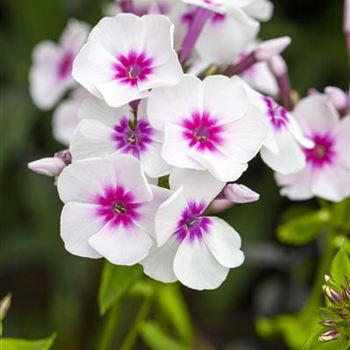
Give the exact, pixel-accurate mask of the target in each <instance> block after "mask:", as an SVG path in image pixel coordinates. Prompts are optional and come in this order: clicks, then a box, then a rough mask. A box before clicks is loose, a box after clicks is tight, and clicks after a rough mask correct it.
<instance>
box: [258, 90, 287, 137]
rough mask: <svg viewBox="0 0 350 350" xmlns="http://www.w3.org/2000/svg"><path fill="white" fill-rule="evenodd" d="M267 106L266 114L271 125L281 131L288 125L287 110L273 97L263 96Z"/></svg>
mask: <svg viewBox="0 0 350 350" xmlns="http://www.w3.org/2000/svg"><path fill="white" fill-rule="evenodd" d="M262 99H263V101H264V102H265V105H266V113H267V116H268V117H269V119H270V123H271V124H272V126H273V127H274V128H275V130H281V129H282V128H284V127H285V126H286V125H287V124H288V115H287V114H288V112H287V110H286V109H285V108H283V107H281V106H279V105H278V104H277V103H276V102H275V101H274V100H273V99H272V98H271V97H268V96H263V97H262Z"/></svg>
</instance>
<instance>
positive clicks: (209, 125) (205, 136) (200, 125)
mask: <svg viewBox="0 0 350 350" xmlns="http://www.w3.org/2000/svg"><path fill="white" fill-rule="evenodd" d="M182 126H183V128H184V131H183V137H184V138H185V139H186V140H187V141H188V142H189V146H190V147H196V148H197V149H198V150H201V151H204V150H210V151H215V150H216V147H215V145H219V144H221V143H222V141H223V139H222V136H221V135H220V134H221V133H222V131H223V127H222V126H220V125H218V121H217V120H216V119H215V118H213V117H211V116H210V114H209V113H207V112H204V113H203V114H201V113H199V112H194V113H192V115H191V117H190V118H188V119H184V120H183V121H182Z"/></svg>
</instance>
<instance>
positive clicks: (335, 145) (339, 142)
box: [276, 95, 350, 202]
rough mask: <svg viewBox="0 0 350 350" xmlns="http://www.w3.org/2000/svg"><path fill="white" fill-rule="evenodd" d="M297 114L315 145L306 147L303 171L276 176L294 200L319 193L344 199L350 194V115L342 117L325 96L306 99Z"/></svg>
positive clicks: (325, 197)
mask: <svg viewBox="0 0 350 350" xmlns="http://www.w3.org/2000/svg"><path fill="white" fill-rule="evenodd" d="M293 114H294V116H295V118H296V119H297V121H298V122H299V123H300V125H301V127H302V129H303V130H304V132H305V134H306V135H307V136H308V137H309V138H310V139H311V140H312V141H313V142H314V147H312V148H309V149H304V156H305V160H306V167H305V168H304V169H303V170H301V171H300V172H298V173H296V174H292V175H288V176H282V175H278V174H277V175H276V179H277V182H278V184H279V185H280V186H282V190H281V194H282V195H285V196H288V197H289V198H290V199H292V200H304V199H309V198H312V197H313V196H318V197H321V198H324V199H327V200H330V201H335V202H337V201H341V200H342V199H344V198H345V197H347V196H349V195H350V155H349V154H350V137H349V135H350V117H345V118H342V119H340V117H339V114H338V112H337V111H336V109H335V108H334V106H333V105H332V104H331V103H330V102H329V101H328V100H327V98H326V97H325V96H323V95H312V96H309V97H306V98H304V99H303V100H301V101H300V102H299V103H298V104H297V106H296V107H295V110H294V113H293Z"/></svg>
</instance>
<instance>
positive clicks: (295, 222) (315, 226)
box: [277, 209, 330, 245]
mask: <svg viewBox="0 0 350 350" xmlns="http://www.w3.org/2000/svg"><path fill="white" fill-rule="evenodd" d="M329 220H330V213H329V211H328V210H326V209H321V210H318V211H314V212H311V213H307V214H303V215H301V216H298V217H296V218H294V219H292V220H290V221H288V222H286V223H285V224H283V225H281V226H280V227H279V228H278V229H277V236H278V239H279V240H280V241H281V242H283V243H287V244H293V245H303V244H307V243H309V242H310V241H312V240H313V239H315V238H316V237H317V236H318V235H319V234H320V233H321V232H322V231H323V230H324V228H325V226H326V225H327V224H328V223H329Z"/></svg>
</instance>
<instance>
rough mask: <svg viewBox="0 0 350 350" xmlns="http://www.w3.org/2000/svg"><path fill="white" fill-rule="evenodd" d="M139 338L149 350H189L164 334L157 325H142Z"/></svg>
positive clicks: (148, 323) (149, 323)
mask: <svg viewBox="0 0 350 350" xmlns="http://www.w3.org/2000/svg"><path fill="white" fill-rule="evenodd" d="M141 336H142V339H143V341H144V342H145V343H146V344H147V345H148V346H149V348H150V349H151V350H165V349H166V350H189V349H190V348H188V347H184V346H182V345H181V344H179V343H178V342H177V341H176V340H174V339H173V338H171V337H169V336H168V335H166V334H164V332H163V330H162V329H161V328H160V327H159V326H158V324H157V323H155V322H153V321H149V322H146V323H144V325H143V326H142V329H141Z"/></svg>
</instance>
